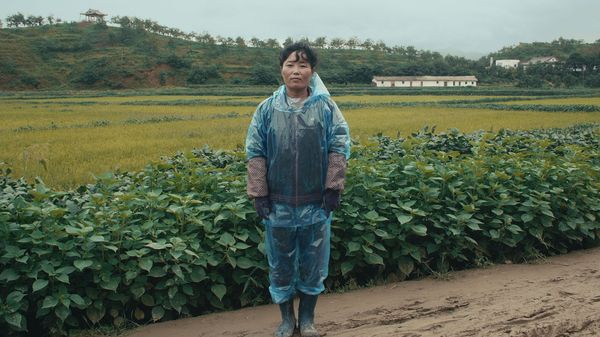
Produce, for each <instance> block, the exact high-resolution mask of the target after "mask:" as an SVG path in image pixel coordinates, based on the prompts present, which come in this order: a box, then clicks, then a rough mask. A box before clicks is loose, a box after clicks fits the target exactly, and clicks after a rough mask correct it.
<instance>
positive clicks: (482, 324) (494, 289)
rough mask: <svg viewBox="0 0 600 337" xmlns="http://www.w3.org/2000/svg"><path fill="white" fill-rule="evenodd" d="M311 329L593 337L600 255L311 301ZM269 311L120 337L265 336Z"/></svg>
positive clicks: (599, 326) (275, 315)
mask: <svg viewBox="0 0 600 337" xmlns="http://www.w3.org/2000/svg"><path fill="white" fill-rule="evenodd" d="M316 316H317V318H316V322H317V328H318V329H319V330H320V332H321V333H322V334H323V335H324V336H327V337H334V336H336V337H338V336H339V337H342V336H343V337H350V336H366V337H375V336H402V337H417V336H422V337H425V336H436V337H437V336H448V337H449V336H456V337H459V336H460V337H466V336H486V337H487V336H490V337H492V336H503V337H505V336H523V337H552V336H600V249H598V248H597V249H591V250H586V251H578V252H573V253H570V254H568V255H564V256H557V257H553V258H549V259H546V260H543V261H538V262H536V263H533V264H522V265H514V264H507V265H498V266H493V267H488V268H484V269H477V270H467V271H460V272H453V273H450V274H449V280H438V279H433V278H427V279H423V280H418V281H406V282H400V283H394V284H389V285H385V286H378V287H374V288H369V289H363V290H357V291H352V292H348V293H344V294H327V295H323V296H321V297H320V298H319V303H318V305H317V313H316ZM278 319H279V311H278V308H277V307H276V306H275V305H265V306H260V307H256V308H246V309H242V310H237V311H233V312H225V313H217V314H212V315H206V316H202V317H196V318H189V319H180V320H177V321H171V322H165V323H159V324H153V325H149V326H145V327H142V328H140V329H137V330H135V331H133V332H132V333H131V334H130V335H128V337H142V336H143V337H159V336H160V337H208V336H210V337H212V336H236V337H242V336H243V337H255V336H272V333H273V331H274V329H275V327H276V326H277V325H278Z"/></svg>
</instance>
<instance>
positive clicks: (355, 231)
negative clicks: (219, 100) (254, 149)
mask: <svg viewBox="0 0 600 337" xmlns="http://www.w3.org/2000/svg"><path fill="white" fill-rule="evenodd" d="M598 130H599V126H598V125H584V126H578V127H575V128H571V129H567V130H536V131H526V132H525V131H510V130H501V131H500V132H498V133H489V132H476V133H473V134H468V135H465V134H461V133H459V132H458V131H456V130H452V131H450V132H448V133H443V134H435V133H434V132H433V130H430V129H425V130H422V131H421V132H419V133H416V134H414V135H412V136H410V137H407V138H406V139H401V138H399V139H390V138H387V137H383V136H379V137H378V139H379V141H380V143H381V146H379V145H364V146H362V145H359V144H357V145H355V147H354V149H353V158H352V159H351V160H350V163H349V170H348V176H347V189H346V191H345V192H344V197H343V201H342V208H341V209H340V210H339V211H337V212H336V213H335V220H334V222H333V225H332V226H333V227H332V238H331V240H332V245H331V249H332V251H331V264H330V277H329V278H328V280H327V286H328V288H329V289H331V288H335V287H338V286H343V285H345V284H346V283H347V282H349V281H350V280H355V281H357V282H358V283H359V284H365V283H367V282H368V281H369V280H372V279H373V278H381V277H386V276H389V275H392V274H393V275H397V276H399V277H412V276H419V275H425V274H429V273H432V272H444V271H447V270H450V269H459V268H466V267H471V266H477V265H480V264H481V263H487V262H498V261H500V262H503V261H506V260H512V261H516V262H520V261H523V260H527V259H530V258H534V257H538V256H540V255H544V254H556V253H564V252H567V251H569V250H571V249H576V248H580V247H583V246H584V245H586V244H597V243H598V237H599V235H600V221H599V220H598V219H600V192H599V191H600V159H599V158H600V153H599V151H600V150H599V149H600V146H598V142H599V141H600V135H599V131H598ZM9 173H10V172H9V170H7V169H4V170H3V171H2V174H0V189H1V190H2V193H1V194H0V269H1V270H2V271H1V272H0V328H1V329H3V331H7V334H9V335H24V334H25V333H28V334H34V335H45V334H50V335H60V334H64V333H65V331H66V330H67V329H69V328H70V327H76V326H88V325H91V324H97V323H100V322H102V323H112V324H117V325H118V324H120V322H122V321H123V319H124V318H127V319H133V320H136V321H140V322H148V321H158V320H167V319H173V318H177V317H179V316H189V315H197V314H202V313H205V312H209V311H213V310H219V309H228V308H236V307H241V306H247V305H253V304H258V303H265V302H267V301H268V299H269V295H268V290H267V286H268V280H267V263H266V258H265V256H264V245H263V243H262V242H263V228H262V226H261V225H260V222H259V219H258V217H257V216H256V215H255V213H254V210H253V207H252V205H251V203H250V201H249V200H248V199H247V198H246V196H245V174H246V167H245V160H244V155H243V153H240V152H220V151H212V150H210V149H207V148H204V149H198V150H194V151H193V152H191V153H188V154H177V155H176V156H173V157H170V158H165V159H164V160H163V161H162V162H161V163H158V164H152V165H148V166H147V167H146V168H145V169H144V170H142V171H140V172H125V173H120V172H117V173H114V174H106V175H103V176H100V177H98V179H97V182H96V183H94V184H90V185H87V186H82V187H80V188H79V189H77V190H73V191H67V192H62V191H54V190H52V189H49V188H47V187H46V186H44V184H43V182H41V181H39V180H38V181H36V182H35V183H34V184H31V185H30V184H28V183H27V182H25V181H24V180H23V179H13V178H11V177H10V175H9ZM25 331H27V332H25Z"/></svg>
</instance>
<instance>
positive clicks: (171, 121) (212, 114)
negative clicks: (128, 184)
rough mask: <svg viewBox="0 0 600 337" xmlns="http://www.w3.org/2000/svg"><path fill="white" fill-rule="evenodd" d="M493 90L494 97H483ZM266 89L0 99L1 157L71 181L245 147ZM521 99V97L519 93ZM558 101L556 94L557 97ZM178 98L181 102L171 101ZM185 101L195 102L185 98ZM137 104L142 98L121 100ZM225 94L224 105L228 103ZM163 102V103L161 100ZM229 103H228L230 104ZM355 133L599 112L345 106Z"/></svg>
mask: <svg viewBox="0 0 600 337" xmlns="http://www.w3.org/2000/svg"><path fill="white" fill-rule="evenodd" d="M487 97H491V96H487ZM480 98H485V97H484V96H425V95H422V96H421V95H415V96H405V95H403V96H379V95H378V96H368V95H360V96H359V95H357V96H339V97H334V99H335V100H336V102H338V103H339V104H343V103H366V104H372V103H375V104H377V103H388V102H390V103H396V102H436V101H449V100H473V99H480ZM263 99H264V97H244V96H127V97H98V98H56V99H13V98H0V149H1V150H0V162H3V163H4V164H3V165H5V166H10V167H11V168H12V169H13V171H14V172H15V175H17V176H24V177H26V178H28V179H32V178H33V177H35V176H40V177H41V178H42V179H43V180H44V181H45V182H46V183H47V184H48V185H50V186H53V187H57V188H73V187H76V186H78V185H80V184H83V183H88V182H91V181H93V176H94V175H98V174H101V173H103V172H106V171H114V170H117V169H119V170H139V169H141V168H143V167H144V166H145V165H146V164H147V163H149V162H153V161H158V160H160V157H161V156H164V155H173V154H174V153H176V152H177V151H189V150H191V149H193V148H198V147H202V146H204V145H205V144H206V145H209V146H210V147H213V148H223V149H233V148H238V147H242V146H243V143H244V137H245V133H246V128H247V126H248V123H249V122H250V118H251V115H252V113H253V112H254V109H255V106H254V104H258V103H259V102H260V101H261V100H263ZM516 99H518V98H516ZM560 100H562V101H560ZM178 101H179V102H182V101H185V104H184V105H177V104H174V103H177V102H178ZM191 101H193V102H195V103H190V102H191ZM557 101H560V103H555V104H595V105H600V98H588V97H582V98H573V99H571V98H569V99H555V100H553V99H548V100H543V101H542V100H535V101H530V102H532V104H554V102H557ZM132 102H134V103H135V102H143V104H144V105H128V104H125V103H132ZM228 102H231V103H228ZM161 104H167V105H161ZM228 104H231V105H228ZM344 115H345V117H346V119H347V121H348V124H349V125H350V129H351V134H352V137H353V138H356V139H358V140H360V141H367V140H368V138H369V137H370V136H372V135H375V134H377V133H380V132H381V133H384V134H387V135H392V136H394V135H396V134H397V133H398V132H400V134H401V135H407V134H410V133H411V132H414V131H417V130H418V129H420V128H422V127H424V126H434V125H435V126H437V130H438V131H444V130H447V129H449V128H458V129H459V130H461V131H463V132H469V131H474V130H479V129H483V130H498V129H499V128H513V129H530V128H541V127H563V126H569V125H573V124H576V123H583V122H600V113H575V112H553V113H550V112H536V111H498V110H485V109H457V108H451V107H432V106H414V107H401V108H390V107H376V106H375V107H369V108H355V109H346V110H345V111H344Z"/></svg>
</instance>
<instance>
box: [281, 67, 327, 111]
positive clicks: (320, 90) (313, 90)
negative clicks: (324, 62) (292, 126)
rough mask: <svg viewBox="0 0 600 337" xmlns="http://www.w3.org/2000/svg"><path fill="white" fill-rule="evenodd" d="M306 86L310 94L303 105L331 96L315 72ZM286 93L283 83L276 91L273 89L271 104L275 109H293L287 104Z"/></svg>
mask: <svg viewBox="0 0 600 337" xmlns="http://www.w3.org/2000/svg"><path fill="white" fill-rule="evenodd" d="M308 88H309V90H310V94H309V96H308V98H307V99H306V101H305V102H304V104H305V105H306V104H312V103H314V102H315V101H317V100H319V99H323V98H327V99H329V98H330V97H331V95H330V94H329V90H327V87H326V86H325V84H324V83H323V81H322V80H321V77H319V74H317V73H316V72H314V73H313V75H312V76H311V78H310V81H309V82H308ZM286 93H287V89H286V87H285V84H284V85H282V86H280V87H279V89H277V90H276V91H274V92H273V98H274V100H273V104H274V106H275V107H276V108H277V109H280V110H294V108H292V107H291V106H289V104H288V103H287V95H286Z"/></svg>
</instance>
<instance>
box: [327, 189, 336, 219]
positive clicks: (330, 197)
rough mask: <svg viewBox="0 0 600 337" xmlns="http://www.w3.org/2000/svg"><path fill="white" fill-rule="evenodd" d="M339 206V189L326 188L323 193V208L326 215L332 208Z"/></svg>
mask: <svg viewBox="0 0 600 337" xmlns="http://www.w3.org/2000/svg"><path fill="white" fill-rule="evenodd" d="M338 207H340V191H338V190H332V189H327V190H325V194H324V195H323V209H324V210H325V212H326V213H327V216H329V214H330V213H331V211H333V210H334V209H336V208H338Z"/></svg>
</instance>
